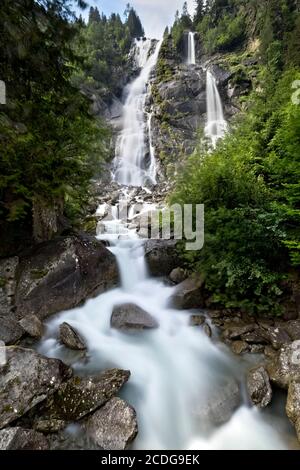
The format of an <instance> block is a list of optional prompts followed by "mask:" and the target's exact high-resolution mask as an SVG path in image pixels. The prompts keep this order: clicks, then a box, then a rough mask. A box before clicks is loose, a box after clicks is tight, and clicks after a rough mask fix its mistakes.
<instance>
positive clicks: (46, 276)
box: [15, 236, 118, 319]
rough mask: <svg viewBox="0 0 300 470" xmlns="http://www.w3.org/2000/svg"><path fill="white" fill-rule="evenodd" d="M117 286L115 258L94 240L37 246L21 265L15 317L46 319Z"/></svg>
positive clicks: (70, 238) (86, 239) (85, 238)
mask: <svg viewBox="0 0 300 470" xmlns="http://www.w3.org/2000/svg"><path fill="white" fill-rule="evenodd" d="M117 283H118V268H117V264H116V260H115V257H114V255H112V253H110V251H108V250H107V249H106V248H105V246H104V245H103V244H102V243H101V242H98V241H97V240H95V239H94V238H92V237H78V236H77V237H69V238H64V239H58V240H53V241H51V242H47V243H44V244H41V245H37V247H36V248H35V249H34V250H33V251H31V252H30V253H29V254H28V255H27V256H24V257H23V258H22V259H21V261H20V264H19V268H18V284H17V288H16V296H15V310H16V315H17V316H18V318H23V317H25V316H27V315H36V316H38V317H39V318H40V319H43V318H46V317H47V316H49V315H51V314H53V313H57V312H59V311H62V310H66V309H71V308H73V307H75V306H77V305H78V304H80V303H81V302H82V301H84V300H85V299H87V298H88V297H90V296H92V295H94V294H96V293H100V292H103V291H104V290H106V289H109V288H111V287H114V286H116V285H117ZM45 299H47V301H45Z"/></svg>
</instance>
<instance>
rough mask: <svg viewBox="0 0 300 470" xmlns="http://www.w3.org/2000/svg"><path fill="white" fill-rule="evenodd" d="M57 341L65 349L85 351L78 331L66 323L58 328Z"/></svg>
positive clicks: (84, 345)
mask: <svg viewBox="0 0 300 470" xmlns="http://www.w3.org/2000/svg"><path fill="white" fill-rule="evenodd" d="M59 339H60V341H61V343H62V344H64V345H65V346H66V347H67V348H69V349H73V350H74V351H85V350H86V349H87V348H86V344H85V342H84V340H83V339H82V338H81V336H80V334H79V333H78V331H76V330H75V328H73V327H72V326H71V325H69V324H68V323H62V324H61V325H60V327H59Z"/></svg>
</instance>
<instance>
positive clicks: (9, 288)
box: [0, 256, 19, 316]
mask: <svg viewBox="0 0 300 470" xmlns="http://www.w3.org/2000/svg"><path fill="white" fill-rule="evenodd" d="M18 264H19V258H18V257H17V256H14V257H11V258H5V259H2V260H0V312H1V315H2V316H5V315H9V314H10V312H11V310H12V307H13V305H14V297H15V292H16V272H17V268H18Z"/></svg>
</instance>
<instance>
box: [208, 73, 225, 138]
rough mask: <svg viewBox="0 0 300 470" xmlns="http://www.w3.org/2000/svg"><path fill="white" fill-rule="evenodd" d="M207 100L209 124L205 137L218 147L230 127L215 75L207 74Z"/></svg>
mask: <svg viewBox="0 0 300 470" xmlns="http://www.w3.org/2000/svg"><path fill="white" fill-rule="evenodd" d="M206 100H207V123H206V127H205V135H206V136H207V137H208V138H209V139H210V140H211V142H212V145H213V147H216V145H217V142H218V140H219V139H222V138H223V137H224V135H225V133H226V131H227V128H228V125H227V122H226V120H225V118H224V112H223V104H222V100H221V96H220V93H219V90H218V87H217V83H216V79H215V77H214V76H213V74H212V73H211V72H210V71H209V70H207V72H206Z"/></svg>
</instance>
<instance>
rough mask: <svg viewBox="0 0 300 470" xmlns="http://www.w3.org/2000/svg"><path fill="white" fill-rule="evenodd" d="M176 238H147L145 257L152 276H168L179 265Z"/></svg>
mask: <svg viewBox="0 0 300 470" xmlns="http://www.w3.org/2000/svg"><path fill="white" fill-rule="evenodd" d="M177 243H178V242H177V240H149V241H147V242H146V243H145V258H146V261H147V264H148V267H149V271H150V273H151V274H152V276H160V277H161V276H168V275H169V274H170V272H171V271H172V270H173V269H175V268H177V267H178V266H180V259H179V254H178V252H177V249H176V246H177Z"/></svg>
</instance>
